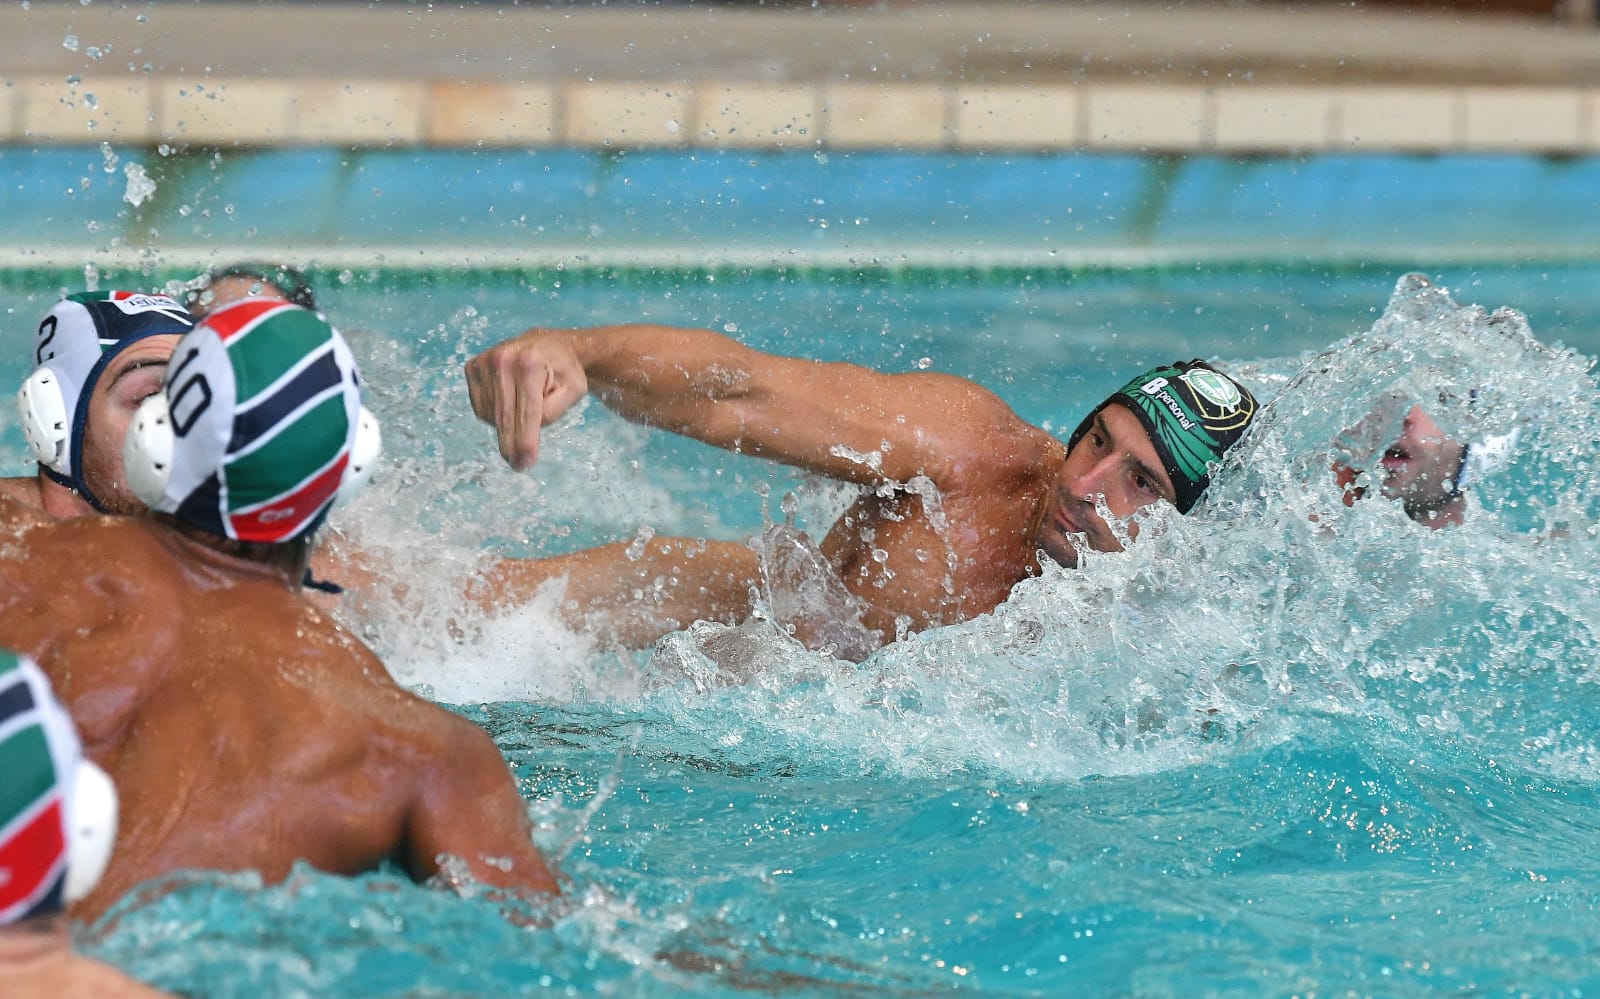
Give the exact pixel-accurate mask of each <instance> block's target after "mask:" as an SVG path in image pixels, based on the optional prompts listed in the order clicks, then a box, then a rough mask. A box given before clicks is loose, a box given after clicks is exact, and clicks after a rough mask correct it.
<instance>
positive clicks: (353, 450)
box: [333, 406, 383, 503]
mask: <svg viewBox="0 0 1600 999" xmlns="http://www.w3.org/2000/svg"><path fill="white" fill-rule="evenodd" d="M382 455H383V432H382V431H381V430H380V429H379V428H378V418H377V417H376V416H373V415H372V412H371V411H370V410H368V409H367V407H365V406H362V407H361V416H360V417H359V418H358V422H357V424H356V439H355V440H353V441H351V442H350V462H349V464H348V465H347V466H345V471H344V479H343V481H341V482H340V483H339V493H338V495H337V496H335V497H334V498H333V501H334V503H343V502H345V501H346V500H348V499H349V498H350V497H352V496H354V495H355V494H356V493H358V492H360V491H361V488H362V487H363V486H365V485H366V484H367V480H368V479H370V478H372V470H373V469H374V468H376V467H377V465H378V459H379V458H380V457H382Z"/></svg>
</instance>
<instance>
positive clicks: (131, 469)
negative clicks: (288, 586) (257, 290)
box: [123, 299, 382, 545]
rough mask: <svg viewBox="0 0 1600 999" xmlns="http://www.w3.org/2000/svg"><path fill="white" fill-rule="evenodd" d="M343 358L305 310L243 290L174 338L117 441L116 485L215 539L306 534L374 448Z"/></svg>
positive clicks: (368, 463)
mask: <svg viewBox="0 0 1600 999" xmlns="http://www.w3.org/2000/svg"><path fill="white" fill-rule="evenodd" d="M381 449H382V448H381V442H380V438H379V433H378V425H377V421H376V420H375V419H373V417H372V415H371V414H370V413H368V412H367V410H366V408H365V407H364V406H363V405H362V404H361V383H360V377H359V375H358V374H357V372H356V365H355V359H354V357H353V356H352V355H351V352H350V347H349V345H348V344H347V343H346V342H345V339H344V337H343V336H341V335H340V334H339V332H338V331H337V330H335V329H334V328H333V327H332V326H330V325H329V324H328V322H327V321H326V320H325V319H323V318H322V317H321V316H319V315H317V314H316V313H314V312H312V311H310V310H308V309H305V308H302V307H300V306H298V305H295V304H293V303H291V302H288V301H285V300H283V299H249V300H246V301H242V302H237V303H235V304H233V305H229V306H227V307H225V308H223V309H220V310H218V311H217V312H214V313H212V314H210V315H209V316H207V317H206V318H205V320H204V321H203V322H202V323H201V324H200V325H199V326H196V327H195V329H194V330H193V331H192V332H190V333H189V334H188V335H186V336H185V337H184V338H183V339H182V340H181V341H179V343H178V346H177V348H176V349H175V350H174V351H173V354H172V359H171V361H170V362H169V363H168V365H167V374H166V379H165V382H164V383H163V389H162V391H161V392H158V393H156V394H155V395H152V396H151V397H150V398H148V399H146V400H145V401H144V403H143V404H141V406H140V408H139V411H138V413H137V414H136V415H135V417H134V420H133V425H132V427H130V429H129V431H128V436H127V439H126V441H125V443H124V446H123V458H124V463H125V465H126V468H127V474H128V484H129V486H130V487H131V488H132V489H133V491H134V493H135V494H136V495H137V496H138V497H139V498H140V499H141V500H142V501H144V503H145V504H146V505H148V506H149V507H150V508H151V509H152V510H155V511H157V512H158V513H165V514H171V515H172V516H173V517H175V518H176V519H177V520H178V521H179V522H181V523H183V524H186V525H188V526H190V527H193V528H198V529H200V530H202V531H205V532H208V533H210V534H212V535H215V536H217V537H219V538H224V539H228V540H231V541H239V542H247V543H253V544H268V545H272V544H281V543H287V542H292V541H300V540H303V539H306V538H308V537H309V536H310V535H311V534H312V533H313V532H314V531H315V530H316V529H317V527H319V526H320V525H321V523H322V521H323V519H324V518H325V517H326V516H327V513H328V510H329V508H330V507H331V506H332V505H333V503H334V502H335V500H337V499H340V498H343V497H347V496H349V495H350V494H351V493H352V492H354V491H355V490H356V489H358V488H359V487H360V486H361V484H362V483H363V482H365V481H366V478H367V476H368V474H370V472H371V470H372V466H373V465H374V463H375V462H376V461H377V458H378V455H379V453H380V452H381Z"/></svg>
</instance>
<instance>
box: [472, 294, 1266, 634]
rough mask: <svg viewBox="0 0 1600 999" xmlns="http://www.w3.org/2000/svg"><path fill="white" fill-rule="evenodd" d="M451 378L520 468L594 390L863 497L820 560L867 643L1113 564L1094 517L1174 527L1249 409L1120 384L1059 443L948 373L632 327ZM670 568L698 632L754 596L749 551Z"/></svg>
mask: <svg viewBox="0 0 1600 999" xmlns="http://www.w3.org/2000/svg"><path fill="white" fill-rule="evenodd" d="M466 376H467V383H468V387H469V390H470V392H471V396H472V405H473V410H474V412H475V413H476V414H477V415H478V417H479V418H480V419H482V420H484V421H485V422H488V423H490V424H493V425H494V426H495V428H496V430H497V432H498V434H499V444H500V452H501V454H502V455H503V456H504V457H505V459H506V460H507V462H509V463H510V464H511V465H512V466H513V467H515V468H526V467H528V466H529V465H530V464H532V463H533V461H534V460H535V459H536V458H537V455H538V450H539V434H540V428H542V427H543V426H545V425H546V424H549V423H550V422H551V421H553V420H555V419H556V418H558V417H559V416H560V415H561V414H562V413H563V412H565V411H566V410H567V408H568V407H570V406H571V405H572V404H573V403H575V402H576V401H577V400H578V399H580V398H581V397H582V396H583V395H584V394H585V393H586V392H588V391H591V390H592V391H593V392H594V393H595V394H596V395H597V396H598V397H599V398H600V399H601V400H602V401H603V402H605V403H606V405H607V406H609V407H610V408H612V409H613V410H615V411H616V412H618V413H619V414H621V415H622V416H624V417H626V418H628V419H630V420H633V421H636V422H639V423H643V424H646V425H649V426H654V427H659V428H662V429H666V430H671V431H674V432H676V433H680V434H684V435H686V436H689V437H692V438H694V439H696V440H700V441H703V442H705V443H708V444H712V445H715V446H717V447H721V448H724V449H728V450H736V451H740V452H743V453H747V454H753V455H760V456H764V457H768V458H772V459H774V460H776V461H780V462H783V463H785V464H788V465H793V466H795V467H798V468H801V469H804V470H806V471H809V472H814V473H817V474H820V475H825V476H828V477H831V478H834V479H838V480H842V481H845V482H849V483H854V484H856V485H859V486H863V487H865V488H864V489H863V490H862V491H861V494H860V495H859V497H858V498H857V499H856V500H855V501H854V502H853V503H852V504H851V506H850V507H849V508H848V509H847V510H846V511H845V513H844V514H843V515H842V516H841V517H840V518H839V519H838V520H837V521H836V522H835V523H834V525H833V527H832V529H831V530H830V531H829V532H828V534H827V536H826V538H825V539H824V540H823V542H822V544H821V552H822V554H823V556H825V557H826V559H827V561H828V563H829V564H830V565H831V566H832V568H833V570H834V571H835V572H836V573H837V574H838V577H839V578H840V579H841V580H842V581H843V583H844V585H845V586H846V587H847V588H848V589H849V591H850V593H852V594H853V595H854V596H855V597H856V598H857V599H858V600H859V603H860V605H861V612H860V618H861V622H862V623H863V624H865V625H866V626H867V627H868V628H869V629H871V631H872V632H874V633H875V634H876V635H877V636H878V637H879V638H880V639H881V640H890V639H893V638H895V637H896V636H897V635H898V634H901V633H904V632H905V631H907V630H913V631H914V630H919V629H922V628H927V627H931V626H935V625H939V624H947V623H952V622H956V621H960V620H964V619H967V618H970V617H973V616H975V615H977V614H982V613H986V612H988V611H990V610H993V609H994V608H995V607H996V606H997V605H998V604H999V603H1000V602H1002V601H1003V600H1005V599H1006V597H1007V596H1008V595H1009V594H1010V592H1011V589H1012V587H1013V586H1015V585H1016V584H1017V583H1018V582H1020V581H1021V580H1023V579H1026V578H1028V577H1029V576H1032V575H1036V574H1037V573H1038V572H1039V571H1040V566H1039V562H1038V553H1039V552H1041V551H1042V552H1044V553H1045V554H1046V555H1047V556H1049V557H1050V558H1052V559H1054V560H1055V561H1058V562H1060V563H1062V564H1065V565H1069V566H1071V565H1076V564H1077V561H1078V558H1079V552H1080V546H1082V547H1083V548H1087V549H1093V550H1097V551H1115V550H1118V549H1119V548H1120V547H1121V542H1120V541H1119V539H1118V537H1117V535H1116V532H1115V531H1114V530H1113V528H1112V526H1111V525H1110V524H1108V523H1106V521H1105V520H1104V519H1103V518H1102V517H1101V515H1100V513H1099V511H1098V509H1097V506H1096V503H1097V502H1103V503H1104V504H1105V507H1106V508H1107V509H1108V510H1109V511H1110V513H1111V514H1112V516H1113V517H1114V518H1116V519H1117V520H1119V521H1122V522H1124V523H1125V524H1126V526H1127V533H1128V537H1129V538H1132V537H1134V536H1136V535H1137V533H1138V523H1137V522H1136V521H1132V520H1130V519H1129V518H1131V517H1132V516H1133V514H1134V513H1135V512H1137V511H1138V510H1140V509H1143V508H1145V507H1147V506H1149V505H1151V504H1153V503H1157V502H1160V501H1163V500H1164V501H1166V502H1169V503H1172V504H1173V505H1175V506H1177V507H1178V508H1179V509H1180V510H1182V511H1185V512H1187V511H1188V510H1189V509H1190V508H1191V507H1192V506H1193V505H1194V504H1195V502H1196V501H1197V500H1198V499H1199V497H1200V495H1201V494H1202V493H1203V492H1204V490H1205V488H1206V486H1207V484H1208V483H1209V481H1210V475H1211V472H1212V469H1213V467H1214V466H1215V465H1216V464H1217V463H1218V462H1219V461H1220V460H1221V459H1222V457H1223V455H1224V453H1226V451H1227V450H1228V449H1229V448H1230V447H1232V446H1233V445H1234V444H1235V443H1236V442H1237V441H1238V440H1239V439H1240V437H1241V436H1242V435H1243V434H1244V433H1245V431H1246V430H1247V429H1248V428H1249V426H1250V422H1251V420H1252V419H1253V418H1254V416H1255V412H1256V401H1255V398H1254V397H1253V396H1252V395H1251V394H1250V392H1249V391H1248V390H1246V389H1245V388H1244V387H1243V386H1241V385H1239V384H1238V383H1237V382H1235V381H1234V380H1233V379H1231V378H1229V377H1228V376H1227V375H1225V374H1223V373H1221V372H1219V371H1217V370H1215V369H1214V368H1211V367H1209V366H1207V365H1205V364H1203V363H1201V362H1198V361H1193V362H1186V363H1179V364H1173V365H1169V366H1164V367H1161V368H1157V369H1154V370H1152V371H1148V372H1145V373H1144V374H1142V375H1140V376H1138V377H1137V378H1135V379H1133V380H1132V381H1131V382H1129V383H1128V384H1127V385H1126V386H1125V387H1124V388H1122V389H1120V390H1119V391H1118V392H1116V393H1115V394H1113V395H1112V396H1111V397H1110V398H1109V399H1107V400H1106V401H1105V403H1103V404H1102V405H1100V406H1098V407H1096V408H1095V410H1094V411H1093V412H1092V413H1091V414H1090V415H1089V417H1088V418H1087V419H1086V420H1085V421H1084V422H1083V423H1082V425H1080V426H1079V427H1078V429H1077V432H1076V433H1074V434H1073V435H1072V438H1071V440H1070V442H1069V443H1068V444H1066V445H1063V444H1062V443H1061V442H1060V441H1059V440H1057V439H1056V438H1055V437H1054V436H1052V435H1051V434H1049V433H1048V432H1046V431H1044V430H1042V429H1041V428H1039V427H1035V426H1033V425H1031V424H1029V423H1026V422H1025V421H1023V420H1022V419H1020V418H1019V417H1018V416H1017V415H1016V414H1015V413H1013V412H1012V411H1011V409H1010V408H1009V407H1008V406H1006V404H1005V403H1004V402H1003V401H1001V400H1000V398H999V397H997V396H996V395H994V394H993V393H992V392H990V391H988V390H987V389H985V388H983V387H982V386H980V385H977V384H975V383H973V382H971V381H968V380H966V379H963V378H958V377H955V376H953V375H947V374H939V373H932V372H912V373H906V374H884V373H881V372H878V371H874V370H871V369H868V368H864V367H860V366H858V365H853V364H842V363H822V362H816V361H808V360H801V359H796V358H787V357H781V356H776V355H771V354H765V353H762V352H759V351H756V350H753V349H751V348H749V347H746V346H744V345H743V344H740V343H738V342H737V341H734V340H732V339H730V338H728V337H725V336H722V335H721V334H718V333H715V332H712V331H709V330H691V329H678V328H673V327H664V326H647V325H629V326H611V327H599V328H592V329H581V330H546V329H534V330H529V331H528V332H526V333H524V334H523V335H521V336H520V337H516V338H513V339H511V340H508V341H505V342H504V343H501V344H498V345H496V346H495V347H492V348H490V349H489V350H487V351H485V352H483V353H481V354H479V355H478V356H477V357H474V358H473V359H472V360H470V361H469V362H468V363H467V367H466ZM930 487H931V488H930ZM667 543H668V540H667V539H656V540H655V541H653V542H652V544H655V545H664V544H667ZM677 543H680V544H681V543H684V542H681V541H679V542H677ZM611 561H612V562H615V563H618V564H619V565H624V566H625V563H624V562H623V560H622V559H621V558H620V557H613V558H612V559H611ZM726 561H727V560H724V562H725V563H726ZM678 568H679V570H680V571H681V572H682V573H683V574H684V578H683V581H682V584H681V588H682V589H693V590H697V591H698V592H699V593H700V594H702V601H703V604H704V608H705V609H706V610H707V611H708V612H709V613H706V614H702V615H698V616H701V617H705V618H708V619H713V620H715V619H719V615H720V613H722V612H724V611H725V609H726V608H728V607H731V606H737V605H740V602H741V601H743V605H742V606H743V608H744V609H745V610H746V611H748V609H749V607H750V603H749V601H750V597H749V593H750V591H751V589H752V587H756V586H759V584H760V581H761V576H760V565H759V563H758V560H757V558H756V556H755V554H754V553H753V552H750V553H749V554H748V556H747V557H746V558H745V559H744V561H743V564H742V568H741V569H740V570H739V571H737V572H728V571H726V569H725V568H720V567H719V568H718V570H717V571H716V572H715V573H712V574H707V575H704V576H700V575H697V568H696V566H695V564H694V562H693V560H684V561H683V562H682V563H681V564H680V566H679V567H678ZM532 581H537V580H536V577H533V576H532V575H531V574H530V575H529V576H528V577H525V578H517V577H511V576H506V577H503V588H504V597H505V599H507V600H518V599H525V598H526V595H527V593H528V592H529V589H530V586H531V582H532ZM581 582H583V583H584V585H585V586H586V587H588V588H589V589H591V590H593V589H597V588H600V589H603V587H595V586H594V585H593V580H592V579H591V580H585V581H581ZM694 619H695V618H694V617H689V618H688V620H690V621H692V620H694ZM662 623H663V625H666V624H669V623H670V622H662ZM682 623H684V624H686V623H687V621H683V622H682ZM680 626H681V625H680ZM802 637H803V638H807V639H808V640H811V639H813V638H814V636H802ZM813 644H816V642H815V641H813Z"/></svg>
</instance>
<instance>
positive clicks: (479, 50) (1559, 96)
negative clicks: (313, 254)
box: [0, 0, 1600, 155]
mask: <svg viewBox="0 0 1600 999" xmlns="http://www.w3.org/2000/svg"><path fill="white" fill-rule="evenodd" d="M0 66H3V67H4V69H3V70H0V75H3V79H4V81H5V88H4V90H3V92H0V142H3V143H5V144H8V145H11V146H35V147H39V146H49V145H60V144H84V143H89V144H97V143H101V142H109V143H112V144H115V145H119V146H122V145H128V144H135V145H147V146H157V145H160V144H163V143H165V144H169V145H182V146H187V147H190V148H193V147H195V146H201V147H205V146H216V147H219V148H225V149H226V148H238V147H257V148H260V147H273V146H286V145H287V146H295V145H300V146H305V145H318V146H347V147H408V146H417V147H440V146H444V147H450V146H456V147H462V146H468V147H472V146H486V147H513V148H516V147H521V148H540V147H577V148H641V147H654V148H660V147H683V148H744V149H769V148H784V149H810V148H817V149H878V148H897V149H905V150H937V149H949V150H974V149H997V150H1000V149H1003V150H1023V151H1026V150H1138V151H1143V152H1153V153H1194V152H1219V153H1238V154H1242V155H1249V154H1273V153H1295V152H1307V153H1309V152H1319V151H1341V152H1350V151H1356V152H1359V151H1371V152H1395V151H1402V152H1422V153H1426V152H1435V151H1438V152H1447V151H1457V150H1463V151H1508V152H1524V153H1548V154H1557V155H1582V154H1585V153H1591V152H1594V151H1596V150H1600V30H1597V29H1596V28H1595V27H1593V26H1592V25H1590V24H1583V23H1575V22H1563V21H1559V20H1555V19H1534V18H1530V17H1526V16H1491V15H1485V14H1456V13H1439V12H1434V13H1424V12H1413V13H1407V12H1403V11H1400V10H1398V9H1396V8H1368V9H1361V8H1355V7H1351V6H1341V5H1335V4H1332V3H1325V4H1316V5H1310V6H1305V7H1295V8H1290V7H1286V6H1283V5H1276V6H1265V5H1256V4H1248V3H1232V4H1182V5H1171V6H1169V5H1162V4H1155V3H1129V4H1105V3H1044V2H1035V3H1020V2H981V3H953V2H902V3H898V4H893V5H877V6H863V5H853V4H832V5H822V6H816V7H813V6H804V5H799V4H796V5H793V6H756V5H753V4H737V3H714V4H689V3H676V4H666V5H658V4H632V3H619V4H611V5H607V6H584V5H575V4H554V5H548V6H544V5H517V6H511V5H497V4H469V5H464V6H463V5H459V4H456V5H450V4H442V3H435V4H427V3H418V4H414V5H413V4H392V3H375V4H370V5H369V4H361V3H325V4H300V3H292V4H270V3H242V2H241V3H203V4H194V3H178V2H171V3H162V2H157V3H136V4H120V3H108V2H103V0H95V2H92V3H88V4H85V3H82V2H79V0H65V2H43V0H33V2H31V3H28V4H25V5H24V4H18V3H11V4H10V5H8V6H6V7H5V8H4V9H3V10H0Z"/></svg>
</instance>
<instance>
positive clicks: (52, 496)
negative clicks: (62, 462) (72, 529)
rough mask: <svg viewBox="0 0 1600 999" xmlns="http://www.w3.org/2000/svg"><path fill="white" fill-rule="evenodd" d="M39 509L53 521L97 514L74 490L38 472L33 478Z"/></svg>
mask: <svg viewBox="0 0 1600 999" xmlns="http://www.w3.org/2000/svg"><path fill="white" fill-rule="evenodd" d="M33 481H34V483H35V486H36V488H37V490H38V491H37V493H36V495H37V496H38V501H39V508H40V509H41V510H43V511H44V512H45V513H46V514H48V515H49V516H50V517H51V518H52V519H54V520H71V519H72V518H73V517H87V516H90V515H91V514H95V513H99V511H98V510H96V509H95V508H94V507H93V506H91V505H90V504H89V501H88V500H86V499H84V498H83V497H82V496H81V495H79V494H78V492H77V491H76V490H74V489H71V488H68V487H67V486H64V485H62V484H61V483H59V482H57V481H55V480H54V479H52V478H50V477H49V476H47V475H45V474H44V473H43V472H40V473H39V474H38V475H37V476H35V477H34V480H33Z"/></svg>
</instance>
